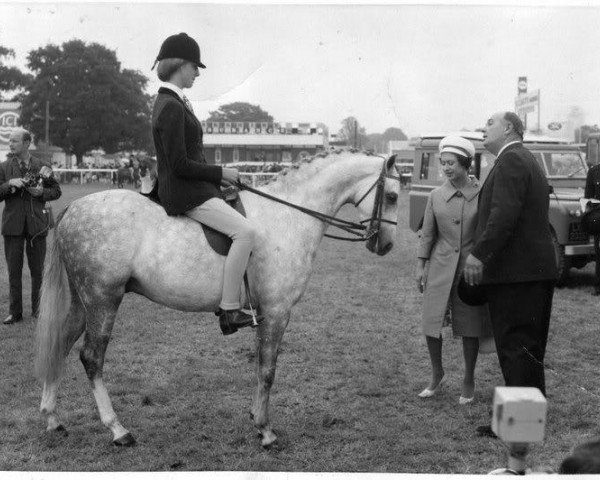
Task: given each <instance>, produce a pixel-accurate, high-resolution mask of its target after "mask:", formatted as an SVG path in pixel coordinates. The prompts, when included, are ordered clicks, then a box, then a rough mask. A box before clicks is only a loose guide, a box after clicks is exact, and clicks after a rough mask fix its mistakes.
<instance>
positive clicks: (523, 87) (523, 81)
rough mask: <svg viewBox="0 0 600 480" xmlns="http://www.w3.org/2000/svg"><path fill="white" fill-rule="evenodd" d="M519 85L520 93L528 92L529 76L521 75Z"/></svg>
mask: <svg viewBox="0 0 600 480" xmlns="http://www.w3.org/2000/svg"><path fill="white" fill-rule="evenodd" d="M517 87H518V93H519V95H522V94H524V93H527V77H519V82H518V84H517Z"/></svg>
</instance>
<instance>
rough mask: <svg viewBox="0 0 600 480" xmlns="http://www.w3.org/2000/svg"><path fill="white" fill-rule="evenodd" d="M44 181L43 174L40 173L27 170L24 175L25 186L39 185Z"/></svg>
mask: <svg viewBox="0 0 600 480" xmlns="http://www.w3.org/2000/svg"><path fill="white" fill-rule="evenodd" d="M41 181H42V176H41V175H40V174H39V173H32V172H27V173H26V174H25V176H24V177H23V184H24V186H25V187H27V188H30V187H37V186H38V185H39V184H40V182H41Z"/></svg>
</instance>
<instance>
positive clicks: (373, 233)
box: [354, 160, 400, 251]
mask: <svg viewBox="0 0 600 480" xmlns="http://www.w3.org/2000/svg"><path fill="white" fill-rule="evenodd" d="M386 166H387V160H384V162H383V167H382V168H381V173H380V174H379V177H378V178H377V180H376V181H375V183H374V184H373V185H371V187H370V188H369V189H368V190H367V191H366V192H365V194H364V195H363V196H362V197H360V200H358V202H356V203H355V204H354V206H355V207H358V206H359V205H360V203H361V202H362V201H363V200H364V199H365V198H367V195H369V193H371V191H372V190H373V189H375V200H374V201H373V211H372V212H371V218H369V219H367V220H362V221H361V222H360V223H361V224H362V223H367V222H369V226H368V227H367V231H366V233H365V235H364V236H365V238H364V240H366V241H367V248H368V249H369V250H371V251H373V250H374V249H375V245H376V244H377V235H378V234H379V229H380V228H381V223H382V222H385V223H389V224H391V225H398V222H393V221H391V220H386V219H385V218H381V217H382V216H383V200H384V191H385V179H386V178H390V179H392V180H398V181H400V177H397V176H395V175H390V174H389V173H387V169H386Z"/></svg>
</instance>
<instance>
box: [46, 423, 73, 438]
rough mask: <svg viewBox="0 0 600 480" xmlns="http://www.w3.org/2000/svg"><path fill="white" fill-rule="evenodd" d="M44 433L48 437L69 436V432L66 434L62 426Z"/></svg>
mask: <svg viewBox="0 0 600 480" xmlns="http://www.w3.org/2000/svg"><path fill="white" fill-rule="evenodd" d="M46 433H48V434H49V435H56V436H58V437H68V436H69V432H67V429H66V428H65V427H63V426H62V425H59V426H58V427H56V428H53V429H51V430H46Z"/></svg>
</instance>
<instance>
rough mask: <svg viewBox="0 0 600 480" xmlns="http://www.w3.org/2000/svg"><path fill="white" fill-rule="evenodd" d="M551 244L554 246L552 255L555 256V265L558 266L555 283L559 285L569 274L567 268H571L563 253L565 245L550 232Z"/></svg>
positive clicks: (562, 283) (561, 284)
mask: <svg viewBox="0 0 600 480" xmlns="http://www.w3.org/2000/svg"><path fill="white" fill-rule="evenodd" d="M552 246H553V247H554V257H555V258H556V266H557V267H558V280H557V282H556V285H557V286H558V287H561V286H563V285H564V283H565V281H566V280H567V278H568V276H569V268H571V261H570V259H569V258H568V257H567V256H566V255H565V247H564V245H561V244H560V243H558V239H557V238H556V234H555V233H554V232H552Z"/></svg>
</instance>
